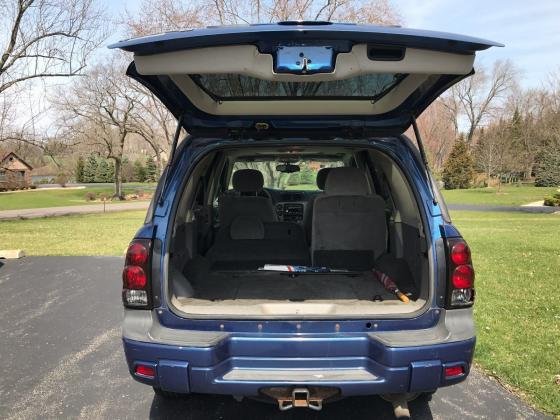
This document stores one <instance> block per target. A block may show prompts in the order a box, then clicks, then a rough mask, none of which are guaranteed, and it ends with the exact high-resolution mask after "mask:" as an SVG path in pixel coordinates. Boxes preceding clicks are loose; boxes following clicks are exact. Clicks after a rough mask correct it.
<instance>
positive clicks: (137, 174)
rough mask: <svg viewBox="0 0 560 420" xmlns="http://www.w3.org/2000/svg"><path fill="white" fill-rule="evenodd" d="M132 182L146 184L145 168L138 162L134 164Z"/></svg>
mask: <svg viewBox="0 0 560 420" xmlns="http://www.w3.org/2000/svg"><path fill="white" fill-rule="evenodd" d="M134 180H135V181H136V182H146V168H145V167H144V165H142V162H140V161H139V160H136V161H135V162H134Z"/></svg>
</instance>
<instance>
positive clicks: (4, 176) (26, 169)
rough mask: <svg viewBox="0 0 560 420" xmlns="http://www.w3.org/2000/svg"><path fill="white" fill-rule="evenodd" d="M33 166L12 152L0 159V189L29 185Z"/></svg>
mask: <svg viewBox="0 0 560 420" xmlns="http://www.w3.org/2000/svg"><path fill="white" fill-rule="evenodd" d="M32 170H33V168H32V167H31V165H29V164H28V163H27V162H25V161H24V160H23V159H21V158H20V157H19V156H18V155H16V154H15V153H13V152H10V153H8V154H7V155H6V156H4V157H3V158H2V160H0V189H17V188H25V187H29V186H30V185H31V171H32Z"/></svg>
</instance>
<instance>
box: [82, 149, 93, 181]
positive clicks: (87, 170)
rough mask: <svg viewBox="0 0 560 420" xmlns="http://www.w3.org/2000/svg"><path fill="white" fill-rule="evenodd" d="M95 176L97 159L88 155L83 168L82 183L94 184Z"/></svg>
mask: <svg viewBox="0 0 560 420" xmlns="http://www.w3.org/2000/svg"><path fill="white" fill-rule="evenodd" d="M96 174H97V157H96V156H95V155H89V156H88V158H87V160H86V163H85V166H84V174H83V178H82V182H86V183H87V182H95V177H96Z"/></svg>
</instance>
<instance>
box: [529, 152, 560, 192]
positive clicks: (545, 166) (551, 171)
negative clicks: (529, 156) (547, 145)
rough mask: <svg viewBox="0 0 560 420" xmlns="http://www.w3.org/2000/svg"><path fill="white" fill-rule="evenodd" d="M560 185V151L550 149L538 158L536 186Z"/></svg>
mask: <svg viewBox="0 0 560 420" xmlns="http://www.w3.org/2000/svg"><path fill="white" fill-rule="evenodd" d="M559 186H560V151H559V150H549V151H547V152H544V153H542V154H541V155H540V156H539V158H538V166H537V168H536V170H535V187H559Z"/></svg>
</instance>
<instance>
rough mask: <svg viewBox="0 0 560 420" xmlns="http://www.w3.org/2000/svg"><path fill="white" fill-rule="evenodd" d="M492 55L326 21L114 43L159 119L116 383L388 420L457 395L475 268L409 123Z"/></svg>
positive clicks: (460, 44)
mask: <svg viewBox="0 0 560 420" xmlns="http://www.w3.org/2000/svg"><path fill="white" fill-rule="evenodd" d="M499 45H500V44H496V43H493V42H490V41H486V40H483V39H477V38H471V37H466V36H459V35H453V34H448V33H439V32H430V31H420V30H410V29H404V28H398V27H380V26H369V25H353V24H332V23H330V22H282V23H278V24H270V25H248V26H239V27H213V28H206V29H197V30H185V31H178V32H170V33H165V34H161V35H154V36H148V37H142V38H137V39H132V40H126V41H122V42H119V43H117V44H115V45H113V46H112V47H113V48H120V49H123V50H125V51H129V52H133V53H134V61H133V62H132V63H131V64H130V66H129V68H128V70H127V75H128V76H130V77H132V78H133V79H135V80H137V81H138V82H139V83H141V84H142V85H144V86H145V87H146V88H147V89H149V90H150V91H151V92H152V93H153V94H154V95H156V96H157V97H158V98H159V99H160V100H161V102H162V103H163V104H164V105H165V106H166V107H167V108H168V109H169V111H170V112H171V113H172V114H173V115H174V116H175V117H176V118H177V121H178V126H177V131H176V134H175V139H174V143H173V146H172V150H171V153H170V157H169V162H168V165H167V168H166V170H165V171H164V173H163V175H162V177H161V180H160V182H159V185H158V187H157V190H156V193H155V195H154V198H153V201H152V203H151V206H150V208H149V211H148V215H147V217H146V221H145V224H144V226H142V227H141V228H140V230H139V231H138V233H137V234H136V236H135V238H134V240H133V241H132V243H131V244H130V247H129V248H128V252H127V255H126V263H125V268H124V271H123V292H122V297H123V302H124V307H125V316H124V324H123V343H124V350H125V354H126V358H127V362H128V366H129V368H130V373H131V375H132V376H133V378H134V379H136V380H138V381H140V382H143V383H145V384H148V385H151V386H152V387H153V388H154V391H155V392H156V393H157V394H158V395H161V396H164V397H174V396H181V395H185V394H196V393H212V394H227V395H233V396H236V397H244V396H247V397H260V398H266V399H269V400H271V401H273V402H275V403H277V404H278V407H279V408H280V409H281V410H287V409H289V408H292V407H308V408H311V409H315V410H319V409H321V407H322V405H323V403H324V402H327V401H329V400H334V399H338V398H341V397H345V396H352V395H381V396H382V397H384V398H386V399H387V400H389V401H391V402H393V404H394V406H395V407H396V410H397V411H396V412H398V410H399V409H400V410H401V411H402V410H405V411H406V402H407V401H409V400H411V399H413V398H416V397H418V396H419V395H423V394H430V393H433V392H435V390H437V389H438V388H439V387H443V386H448V385H452V384H455V383H458V382H460V381H463V380H464V379H465V378H466V377H467V375H468V374H469V369H470V366H471V361H472V355H473V350H474V346H475V328H474V324H473V314H472V305H473V302H474V297H475V294H474V285H473V283H474V270H473V267H472V263H471V256H470V251H469V247H468V245H467V244H466V243H465V241H464V240H463V239H462V237H461V235H460V233H459V232H458V231H457V229H456V228H455V227H454V226H453V225H452V223H451V220H450V218H449V215H448V213H447V210H446V207H445V203H444V201H443V199H442V198H441V196H440V194H439V192H438V189H437V187H436V185H435V183H434V181H433V179H432V177H431V175H430V172H429V169H428V165H427V161H426V157H425V154H424V151H423V147H422V142H421V138H420V133H419V131H418V127H417V125H416V118H417V117H418V116H419V115H420V114H421V113H422V112H423V111H424V109H426V107H428V106H429V105H430V103H432V102H433V101H434V100H435V99H436V98H437V97H438V96H439V95H440V94H441V93H442V92H444V91H445V90H446V89H448V88H449V87H450V86H452V85H453V84H455V83H457V82H458V81H460V80H462V79H463V78H465V77H468V76H469V75H471V74H472V73H473V71H474V70H473V63H474V58H475V53H476V52H477V51H480V50H485V49H487V48H489V47H491V46H499ZM409 127H412V128H413V132H414V134H415V136H414V137H415V142H416V144H413V143H412V141H411V140H410V139H409V138H408V137H407V136H405V134H404V132H405V131H406V130H407V129H408V128H409ZM182 129H184V130H186V131H187V132H188V133H189V135H188V136H186V137H184V138H182V139H181V141H179V140H180V137H181V135H180V133H181V130H182Z"/></svg>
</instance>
